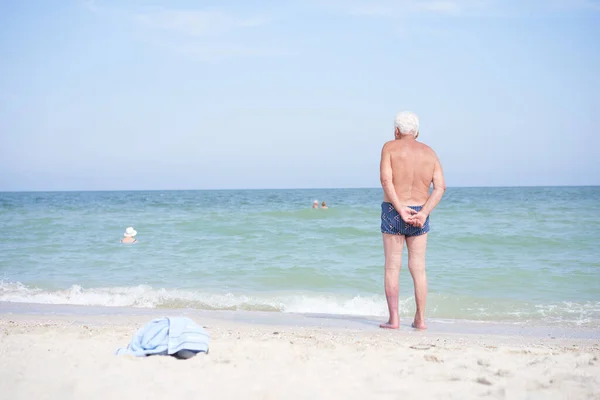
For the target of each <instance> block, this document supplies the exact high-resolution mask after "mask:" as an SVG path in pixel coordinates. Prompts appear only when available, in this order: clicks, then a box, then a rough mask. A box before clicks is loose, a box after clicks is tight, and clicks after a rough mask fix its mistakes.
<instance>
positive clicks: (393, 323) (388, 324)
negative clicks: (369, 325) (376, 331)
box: [379, 319, 400, 329]
mask: <svg viewBox="0 0 600 400" xmlns="http://www.w3.org/2000/svg"><path fill="white" fill-rule="evenodd" d="M379 327H380V328H383V329H398V328H399V327H400V321H392V320H391V319H390V320H389V321H388V322H386V323H385V324H381V325H379Z"/></svg>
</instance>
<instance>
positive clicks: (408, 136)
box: [396, 133, 416, 140]
mask: <svg viewBox="0 0 600 400" xmlns="http://www.w3.org/2000/svg"><path fill="white" fill-rule="evenodd" d="M396 140H416V138H415V136H414V135H413V134H412V133H407V134H401V135H399V136H398V137H397V138H396Z"/></svg>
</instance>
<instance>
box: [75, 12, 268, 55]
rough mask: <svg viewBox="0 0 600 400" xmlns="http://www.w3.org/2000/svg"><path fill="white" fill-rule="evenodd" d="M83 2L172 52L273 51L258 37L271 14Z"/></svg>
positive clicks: (140, 37)
mask: <svg viewBox="0 0 600 400" xmlns="http://www.w3.org/2000/svg"><path fill="white" fill-rule="evenodd" d="M115 4H116V3H115ZM84 5H85V7H86V9H87V10H89V11H90V12H93V13H94V14H96V15H98V16H99V17H100V18H103V19H105V20H106V21H107V23H117V24H121V25H124V26H126V27H128V28H129V29H128V30H130V31H131V32H133V34H134V37H135V39H137V40H138V41H139V42H141V43H144V44H147V45H152V46H155V47H157V48H159V49H162V50H166V51H169V52H173V53H178V54H184V55H191V56H194V57H199V58H203V59H207V60H209V59H221V58H229V57H240V56H245V57H247V56H259V55H268V54H271V53H272V52H273V49H269V48H266V47H265V46H264V45H263V43H264V42H263V41H260V40H257V36H258V35H260V33H261V31H262V30H263V29H264V28H265V27H267V26H268V25H269V23H270V17H269V16H268V15H267V14H264V13H260V12H252V13H247V14H237V13H233V12H230V11H228V10H225V9H222V8H189V9H183V8H181V9H176V8H169V7H166V6H154V7H145V6H137V7H129V8H126V7H125V6H117V5H114V6H113V5H110V6H109V5H100V4H99V3H98V2H95V1H92V0H90V1H87V2H86V3H84Z"/></svg>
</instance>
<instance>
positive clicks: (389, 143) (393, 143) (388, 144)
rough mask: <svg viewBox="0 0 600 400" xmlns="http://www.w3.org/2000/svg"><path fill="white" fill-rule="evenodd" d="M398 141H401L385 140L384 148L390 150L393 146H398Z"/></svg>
mask: <svg viewBox="0 0 600 400" xmlns="http://www.w3.org/2000/svg"><path fill="white" fill-rule="evenodd" d="M398 143H399V141H398V140H390V141H387V142H385V143H384V144H383V150H389V149H391V148H393V147H396V146H398Z"/></svg>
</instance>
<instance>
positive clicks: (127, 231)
mask: <svg viewBox="0 0 600 400" xmlns="http://www.w3.org/2000/svg"><path fill="white" fill-rule="evenodd" d="M135 235H137V231H136V230H135V229H133V228H132V227H131V226H130V227H129V228H127V229H125V233H124V234H123V236H125V237H134V236H135Z"/></svg>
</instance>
